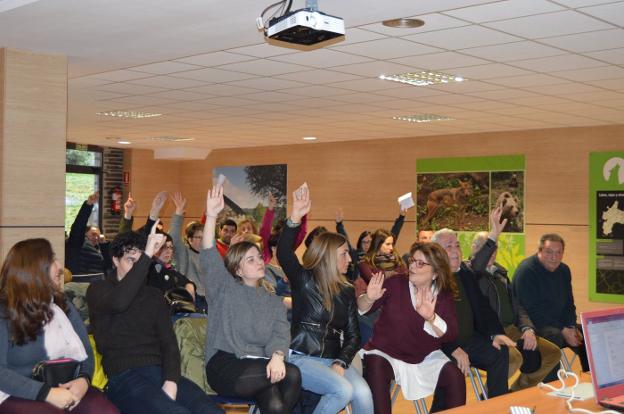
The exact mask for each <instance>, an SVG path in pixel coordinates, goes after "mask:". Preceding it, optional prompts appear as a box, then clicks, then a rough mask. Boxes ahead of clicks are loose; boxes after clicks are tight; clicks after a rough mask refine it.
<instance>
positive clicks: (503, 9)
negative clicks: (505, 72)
mask: <svg viewBox="0 0 624 414" xmlns="http://www.w3.org/2000/svg"><path fill="white" fill-rule="evenodd" d="M559 10H563V7H561V6H557V5H556V4H554V3H552V2H549V1H545V0H531V1H526V0H507V1H498V2H494V3H490V4H483V5H479V6H472V7H464V8H461V9H457V10H451V11H447V12H445V14H448V15H450V16H454V17H458V18H460V19H465V20H468V21H470V22H474V23H483V22H491V21H495V20H503V19H512V18H515V17H523V16H530V15H534V14H540V13H548V12H554V11H559Z"/></svg>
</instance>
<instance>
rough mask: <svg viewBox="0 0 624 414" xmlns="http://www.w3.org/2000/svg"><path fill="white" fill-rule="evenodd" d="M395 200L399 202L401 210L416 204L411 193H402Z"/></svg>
mask: <svg viewBox="0 0 624 414" xmlns="http://www.w3.org/2000/svg"><path fill="white" fill-rule="evenodd" d="M397 201H398V202H399V206H400V207H401V210H407V209H408V208H412V207H414V206H415V205H416V204H414V199H413V198H412V193H406V194H403V195H402V196H401V197H399V198H398V199H397Z"/></svg>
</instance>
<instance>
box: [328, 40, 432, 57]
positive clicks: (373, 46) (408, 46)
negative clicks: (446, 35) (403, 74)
mask: <svg viewBox="0 0 624 414" xmlns="http://www.w3.org/2000/svg"><path fill="white" fill-rule="evenodd" d="M334 49H335V50H340V51H343V52H347V53H353V54H356V55H363V56H368V57H370V58H373V59H393V58H398V57H404V56H413V55H423V54H425V53H433V52H436V51H438V50H439V49H437V48H435V47H430V46H426V45H422V44H419V43H414V42H410V41H408V40H404V39H400V38H388V39H380V40H371V41H369V42H363V43H355V44H352V45H346V46H337V47H334Z"/></svg>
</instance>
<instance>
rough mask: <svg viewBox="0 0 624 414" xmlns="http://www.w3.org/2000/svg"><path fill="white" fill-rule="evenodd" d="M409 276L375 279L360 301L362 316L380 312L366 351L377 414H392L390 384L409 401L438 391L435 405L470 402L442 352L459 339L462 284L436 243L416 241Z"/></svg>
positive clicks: (456, 371)
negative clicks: (458, 302)
mask: <svg viewBox="0 0 624 414" xmlns="http://www.w3.org/2000/svg"><path fill="white" fill-rule="evenodd" d="M408 268H409V277H408V278H407V277H392V278H389V279H387V280H385V281H384V276H383V274H382V273H381V272H379V273H376V274H375V275H373V278H372V279H371V281H370V283H369V284H368V288H367V290H366V293H365V294H363V295H361V296H360V297H359V298H358V308H359V311H360V312H370V311H373V310H375V309H381V315H380V316H379V319H378V320H377V323H376V324H375V327H374V330H373V336H372V338H371V339H370V341H369V342H368V343H367V344H366V345H365V346H364V349H363V350H362V351H361V352H362V353H363V354H364V355H365V356H364V363H365V375H364V377H365V378H366V381H367V382H368V384H369V385H370V388H371V391H372V392H373V401H374V406H375V413H376V414H390V412H391V403H390V383H391V381H392V380H393V379H394V380H395V381H396V383H397V384H399V385H400V386H401V391H402V392H403V396H404V397H405V399H407V400H417V399H420V398H424V397H426V396H428V395H431V394H432V393H434V392H435V397H434V399H435V400H436V405H435V406H436V407H442V408H443V409H446V408H452V407H456V406H459V405H463V404H465V402H466V383H465V380H464V375H463V374H462V373H461V371H460V370H459V369H458V368H457V366H456V365H455V364H454V363H453V362H451V361H450V360H449V359H448V357H447V356H445V355H444V353H443V352H442V351H441V350H440V346H441V344H442V343H444V342H449V341H452V340H453V339H455V337H456V336H457V331H458V328H457V318H456V315H455V305H454V303H453V301H454V298H456V297H457V296H458V291H457V286H456V285H455V281H454V279H453V278H452V273H451V270H450V267H449V263H448V257H447V255H446V252H445V251H444V249H442V248H441V247H440V246H439V245H437V244H435V243H419V242H416V243H414V244H413V245H412V247H411V249H410V258H409V267H408Z"/></svg>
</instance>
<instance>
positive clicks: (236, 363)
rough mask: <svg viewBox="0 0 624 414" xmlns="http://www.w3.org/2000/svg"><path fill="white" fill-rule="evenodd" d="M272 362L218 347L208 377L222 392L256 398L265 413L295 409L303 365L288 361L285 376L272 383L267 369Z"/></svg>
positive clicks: (210, 363)
mask: <svg viewBox="0 0 624 414" xmlns="http://www.w3.org/2000/svg"><path fill="white" fill-rule="evenodd" d="M268 362H269V360H268V359H248V358H245V359H239V358H236V356H235V355H233V354H230V353H227V352H223V351H218V352H217V353H216V354H215V355H214V356H213V357H212V358H210V361H208V364H207V365H206V378H207V379H208V383H209V384H210V386H211V387H212V389H213V390H215V391H216V392H217V393H218V394H220V395H224V396H232V397H240V398H253V399H254V400H256V402H257V404H258V406H259V407H260V412H262V414H288V413H291V412H292V410H293V408H294V407H295V404H296V403H297V400H298V399H299V394H300V393H301V373H300V372H299V368H297V367H296V366H294V365H292V364H290V363H288V362H287V363H286V376H285V377H284V379H283V380H281V381H279V382H277V383H275V384H272V383H271V381H270V379H269V378H267V373H266V372H267V371H266V368H267V364H268Z"/></svg>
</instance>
